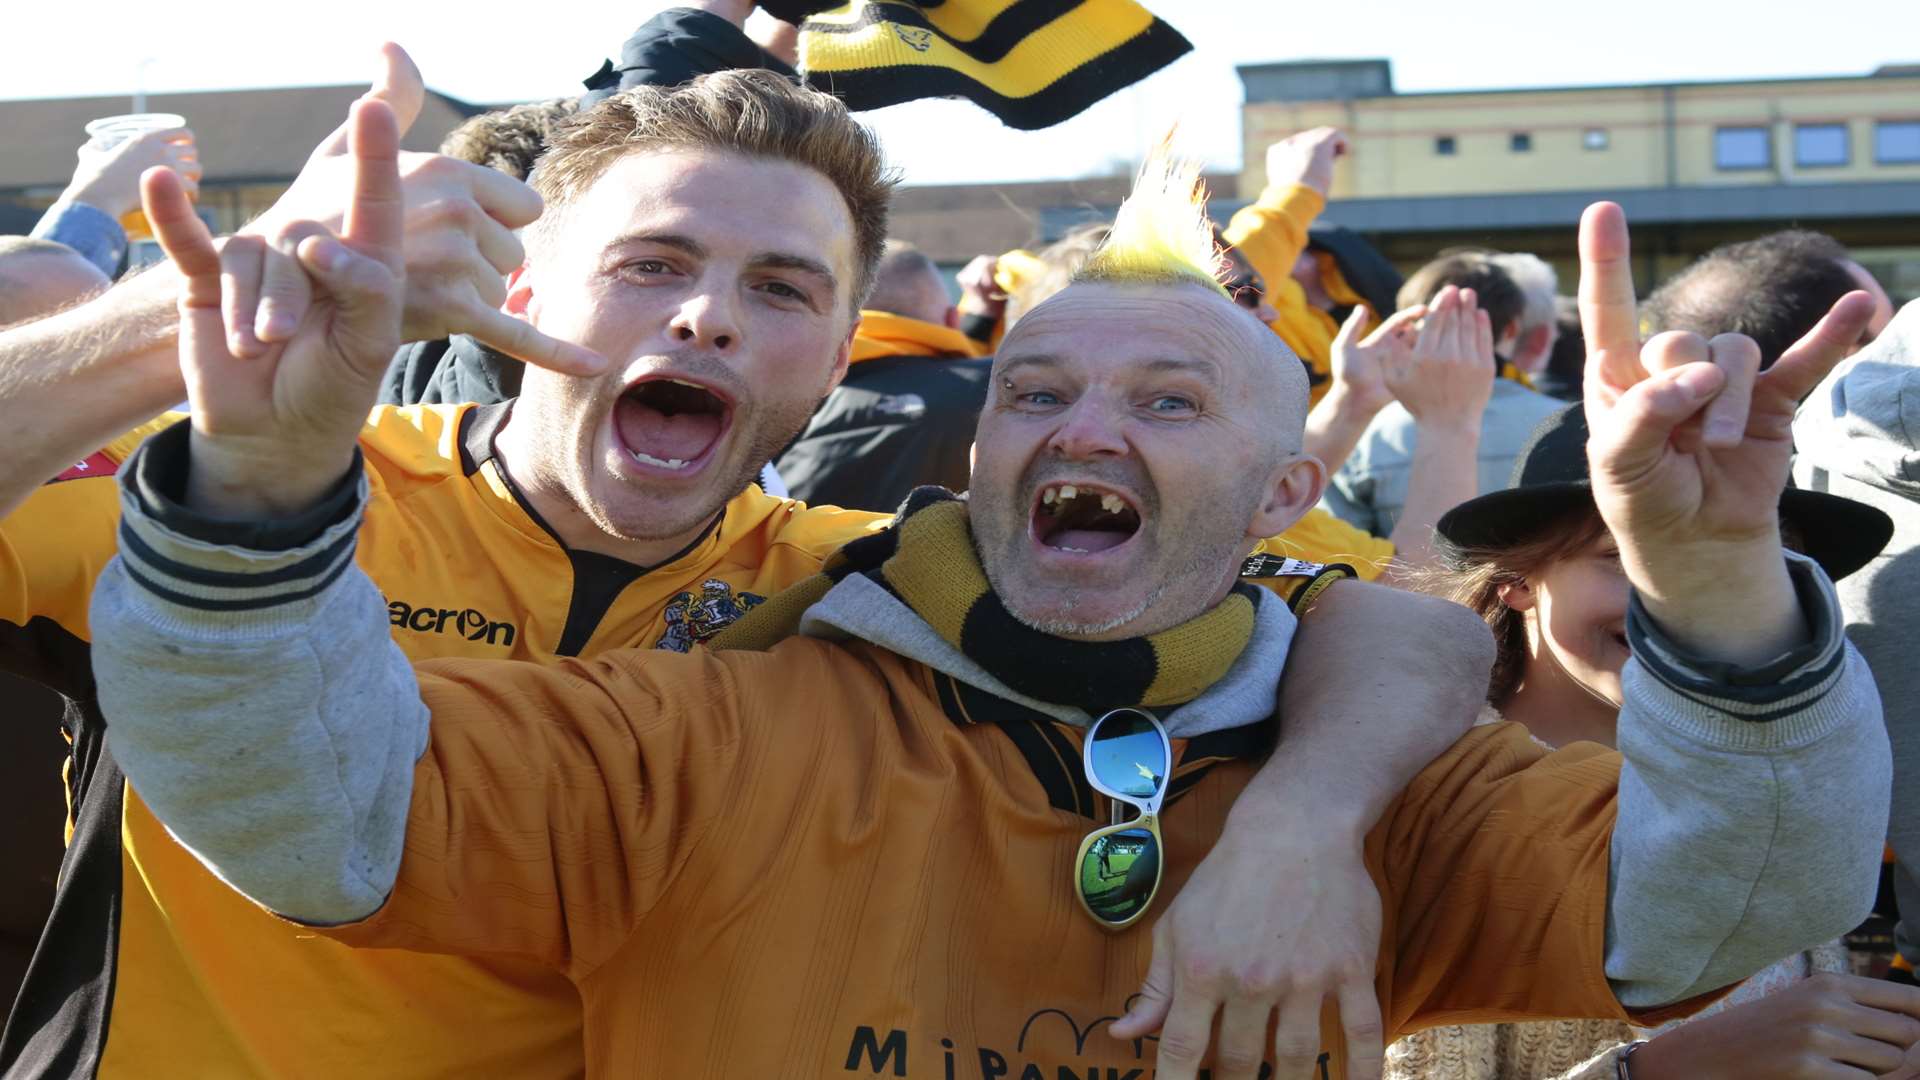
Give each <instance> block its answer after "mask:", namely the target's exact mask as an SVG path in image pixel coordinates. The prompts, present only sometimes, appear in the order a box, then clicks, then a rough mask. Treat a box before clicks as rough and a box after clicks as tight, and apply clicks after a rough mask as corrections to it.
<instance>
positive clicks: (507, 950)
mask: <svg viewBox="0 0 1920 1080" xmlns="http://www.w3.org/2000/svg"><path fill="white" fill-rule="evenodd" d="M800 644H801V645H802V646H803V647H811V648H814V649H818V648H820V646H819V644H818V643H817V642H802V643H800ZM744 655H747V654H732V653H729V654H711V653H707V652H705V651H696V652H694V653H691V654H679V653H673V652H666V651H658V650H638V649H634V650H620V651H618V652H613V653H608V654H606V655H604V656H602V657H599V658H596V659H594V660H592V661H565V662H561V663H559V664H555V665H545V664H531V663H520V662H512V661H487V662H476V661H470V660H469V661H455V662H436V663H428V664H423V665H420V667H419V668H418V672H419V677H420V688H421V694H422V697H423V700H425V702H426V703H427V705H428V708H429V709H430V711H431V713H432V716H433V720H432V727H431V730H430V734H429V742H428V745H427V750H426V753H425V754H424V755H423V756H422V757H421V759H420V761H419V763H418V764H417V765H416V766H415V769H414V787H413V797H412V805H411V810H410V814H409V817H408V821H407V836H406V848H405V853H404V855H403V856H402V860H401V866H400V875H399V880H398V881H397V882H396V884H395V886H394V889H393V891H392V892H391V893H390V894H389V896H388V899H387V902H386V904H385V905H384V906H383V907H381V909H380V910H379V911H377V912H375V913H374V914H373V915H371V916H369V917H368V918H367V919H365V920H362V921H360V922H358V923H354V924H350V925H347V926H343V927H333V928H327V929H325V930H324V932H325V933H327V934H329V935H331V936H334V937H337V938H339V939H341V940H343V941H346V942H348V943H349V944H354V945H371V946H378V947H397V948H408V949H415V950H420V951H427V952H453V953H466V954H488V953H492V954H507V955H514V956H521V957H526V958H530V959H533V960H534V961H536V962H539V963H544V964H548V965H550V966H553V967H556V968H560V969H563V970H566V971H567V972H568V973H569V974H571V975H575V976H578V975H581V974H584V973H585V972H588V971H591V970H592V969H593V968H594V967H595V966H597V965H598V964H599V963H600V962H602V961H604V960H605V959H606V958H607V957H608V956H609V955H611V954H612V953H613V952H614V951H615V950H616V949H617V948H619V946H620V945H621V944H622V943H623V942H624V941H625V940H626V938H627V937H628V935H629V933H630V932H631V928H632V927H633V926H634V925H635V924H636V923H637V922H638V920H639V919H640V918H641V917H642V916H643V915H644V914H645V913H646V912H647V910H648V909H649V908H650V906H651V905H652V904H653V903H654V902H655V900H657V898H658V897H659V896H660V895H661V893H662V892H664V891H665V890H666V889H667V888H668V887H669V886H670V885H671V883H672V881H673V879H674V875H675V874H676V873H677V872H678V871H679V870H680V868H681V867H682V866H683V865H684V864H685V863H686V861H687V859H688V858H689V856H690V855H691V854H692V852H693V851H694V850H695V848H696V847H697V846H698V845H699V843H700V841H701V838H702V837H703V835H704V834H705V832H706V830H707V829H708V828H709V826H710V825H711V824H712V823H713V821H714V820H715V818H716V817H717V815H718V814H719V813H720V812H721V810H722V808H723V807H725V806H726V805H728V803H729V802H730V801H733V800H734V799H735V798H737V793H736V792H735V790H734V789H735V788H736V786H737V784H738V781H739V778H738V777H737V776H736V772H737V771H738V770H737V768H736V766H737V765H738V762H739V757H740V745H741V739H742V734H741V732H742V712H743V710H744V709H745V708H750V707H752V706H750V705H743V704H742V702H743V695H742V694H741V693H739V692H737V690H736V686H735V682H736V668H737V667H738V666H739V665H738V664H735V663H732V662H730V661H731V660H732V659H733V658H734V657H736V656H744ZM754 655H757V656H758V657H759V659H760V661H761V662H762V663H763V666H764V662H765V661H766V659H767V658H768V657H771V656H773V655H774V654H754ZM723 657H724V658H723ZM796 726H797V727H801V728H806V727H818V726H823V725H811V724H806V725H796Z"/></svg>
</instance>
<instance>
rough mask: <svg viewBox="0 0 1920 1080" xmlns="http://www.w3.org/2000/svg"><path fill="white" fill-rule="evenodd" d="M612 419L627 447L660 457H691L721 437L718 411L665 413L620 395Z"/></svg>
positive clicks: (685, 459)
mask: <svg viewBox="0 0 1920 1080" xmlns="http://www.w3.org/2000/svg"><path fill="white" fill-rule="evenodd" d="M614 423H616V424H618V425H619V428H620V439H621V441H622V442H625V443H626V444H627V449H629V450H633V451H636V452H638V453H642V454H645V455H647V456H648V457H651V458H655V459H658V460H660V461H672V460H673V459H675V458H678V459H680V460H681V461H692V460H693V459H694V458H697V457H699V456H700V455H701V454H704V453H706V452H707V448H708V447H709V446H712V445H713V443H714V440H715V439H718V438H719V437H720V415H719V414H718V413H678V414H675V415H673V416H668V415H666V414H665V413H662V412H660V411H659V410H657V409H654V408H651V407H649V406H647V405H645V404H642V403H641V402H640V401H638V400H636V399H634V398H631V397H624V398H621V399H620V403H619V404H618V405H616V406H615V407H614Z"/></svg>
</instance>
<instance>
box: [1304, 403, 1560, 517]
mask: <svg viewBox="0 0 1920 1080" xmlns="http://www.w3.org/2000/svg"><path fill="white" fill-rule="evenodd" d="M1565 406H1566V402H1564V401H1556V400H1555V399H1553V398H1550V397H1548V396H1546V395H1545V394H1540V393H1535V392H1534V391H1532V390H1529V389H1527V388H1526V387H1524V386H1521V385H1520V384H1519V383H1517V382H1514V381H1513V380H1512V379H1495V380H1493V395H1492V396H1491V397H1489V398H1488V399H1487V411H1486V413H1485V414H1484V415H1483V416H1482V417H1481V419H1480V452H1479V465H1480V484H1479V489H1478V492H1477V494H1481V495H1484V494H1486V493H1487V492H1489V491H1499V490H1501V489H1502V488H1505V487H1507V486H1508V485H1509V484H1510V483H1511V482H1512V477H1513V463H1514V462H1515V461H1518V460H1519V458H1520V450H1521V449H1522V448H1523V447H1525V446H1526V445H1527V440H1528V438H1530V437H1531V436H1532V435H1533V429H1534V428H1536V427H1539V426H1540V421H1542V420H1545V419H1546V418H1547V417H1548V416H1550V415H1551V414H1553V413H1554V412H1557V411H1558V410H1560V409H1562V408H1564V407H1565ZM1416 427H1417V425H1416V423H1415V421H1414V419H1413V414H1412V413H1410V412H1408V411H1407V407H1406V406H1405V405H1402V404H1400V403H1399V402H1397V401H1396V402H1394V403H1392V404H1391V405H1388V406H1387V407H1386V408H1384V409H1381V410H1380V414H1379V415H1378V416H1375V417H1374V418H1373V422H1372V423H1370V424H1368V425H1367V430H1366V432H1365V433H1363V434H1362V435H1361V436H1360V442H1359V443H1358V444H1357V445H1356V446H1355V447H1354V448H1353V454H1352V455H1351V456H1349V457H1348V458H1347V460H1346V461H1345V462H1344V463H1342V462H1333V461H1329V462H1327V466H1328V467H1329V468H1332V467H1333V466H1335V465H1338V466H1339V468H1338V469H1336V470H1335V471H1334V474H1333V476H1332V478H1331V479H1329V480H1328V482H1327V493H1326V495H1324V496H1323V497H1322V498H1321V500H1320V505H1321V506H1324V507H1326V509H1327V510H1328V511H1329V512H1331V513H1333V514H1335V515H1337V516H1338V517H1340V518H1341V519H1342V520H1344V521H1346V522H1347V523H1348V524H1350V525H1353V526H1355V527H1357V528H1361V529H1365V530H1366V531H1368V532H1370V533H1372V534H1373V535H1375V536H1391V535H1393V530H1394V527H1395V526H1396V525H1398V524H1399V523H1400V512H1401V511H1402V510H1405V509H1406V507H1407V487H1408V485H1409V484H1410V483H1411V481H1412V479H1413V450H1414V447H1415V446H1417V445H1418V444H1419V441H1420V440H1419V432H1418V431H1416V430H1415V428H1416Z"/></svg>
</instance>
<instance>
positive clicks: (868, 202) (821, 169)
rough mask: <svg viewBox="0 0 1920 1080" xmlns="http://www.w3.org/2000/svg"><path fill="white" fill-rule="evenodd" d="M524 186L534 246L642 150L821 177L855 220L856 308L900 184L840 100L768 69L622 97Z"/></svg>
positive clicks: (554, 146) (557, 131)
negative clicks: (538, 205)
mask: <svg viewBox="0 0 1920 1080" xmlns="http://www.w3.org/2000/svg"><path fill="white" fill-rule="evenodd" d="M550 143H551V145H550V146H549V148H548V150H547V152H546V153H545V154H544V155H543V156H542V157H541V158H540V162H539V164H538V165H536V166H535V167H534V170H533V175H532V176H531V177H529V178H528V181H527V182H528V183H529V184H530V185H532V187H533V189H534V190H535V191H537V192H539V193H540V197H541V198H542V199H545V200H546V203H547V212H546V213H545V214H544V215H542V216H541V217H540V219H539V220H538V221H536V222H534V224H533V225H532V226H529V228H528V237H529V239H531V240H534V241H536V242H537V241H539V240H542V239H544V238H546V236H547V235H548V234H549V233H551V232H552V230H553V229H554V228H555V225H554V222H556V221H558V220H560V219H561V218H563V217H564V210H565V208H566V206H567V205H568V204H569V203H572V202H574V201H575V200H577V199H579V198H580V197H581V196H582V195H584V194H585V193H586V191H587V189H589V188H591V187H592V186H593V184H594V182H595V181H597V180H599V179H600V177H601V176H602V175H604V174H605V173H606V171H607V170H608V169H609V168H611V167H612V166H613V164H614V162H616V161H618V160H620V159H621V158H624V157H626V156H627V155H628V154H631V153H635V152H638V151H647V150H673V149H701V150H724V151H728V152H731V153H735V154H740V155H742V156H745V157H750V158H765V159H767V160H770V161H785V162H789V163H791V164H794V165H799V166H801V167H802V168H807V169H812V170H813V171H815V172H817V173H819V174H821V175H822V176H824V177H826V178H827V179H828V180H829V181H831V182H832V184H833V186H834V188H835V189H836V190H838V191H839V192H840V197H841V199H842V200H843V201H844V202H845V203H846V206H847V214H848V216H849V217H850V218H852V220H853V251H854V280H853V297H852V301H853V306H854V308H856V309H857V308H858V307H859V306H860V304H861V302H862V301H864V300H865V299H866V296H867V293H868V292H869V291H870V290H871V289H872V288H873V279H874V273H875V270H876V268H877V267H878V266H879V264H880V256H881V254H882V245H884V244H885V243H886V239H887V205H888V203H889V202H890V201H891V199H892V198H893V188H894V184H895V183H896V182H897V181H896V178H895V176H894V174H893V171H892V170H890V169H888V168H887V167H886V163H885V160H884V157H883V156H882V154H881V150H880V141H879V140H878V139H876V138H875V137H874V135H873V133H872V132H870V131H868V130H867V129H866V128H864V127H862V126H861V125H860V124H859V123H858V122H856V121H855V120H854V119H853V117H852V116H851V115H849V114H848V112H847V107H846V106H845V105H844V104H842V103H841V101H840V99H839V98H836V97H834V96H832V95H830V94H823V93H821V92H819V91H817V90H809V89H807V88H805V87H802V86H798V85H796V84H795V83H793V82H792V81H791V80H789V79H786V78H784V77H782V76H780V75H777V74H775V73H774V72H771V71H761V70H738V71H720V72H715V73H713V74H710V75H702V76H700V77H699V78H697V79H694V80H693V81H692V82H689V83H686V84H684V85H682V86H677V87H671V88H669V87H660V86H639V87H635V88H633V89H631V90H623V91H621V92H620V93H618V94H615V95H613V96H612V97H610V98H608V99H606V100H605V101H602V102H600V103H599V104H598V105H595V106H594V107H592V108H590V109H587V110H584V111H582V112H579V113H576V114H574V115H573V116H571V117H568V118H567V119H565V120H562V121H561V122H560V123H559V124H557V125H556V126H555V127H554V129H553V132H552V135H551V138H550Z"/></svg>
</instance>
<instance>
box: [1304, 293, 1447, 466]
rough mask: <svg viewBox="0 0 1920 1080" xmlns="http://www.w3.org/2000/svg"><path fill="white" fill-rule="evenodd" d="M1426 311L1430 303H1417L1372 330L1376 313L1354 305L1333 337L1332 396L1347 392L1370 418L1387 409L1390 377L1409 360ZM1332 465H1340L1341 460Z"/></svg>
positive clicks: (1358, 410)
mask: <svg viewBox="0 0 1920 1080" xmlns="http://www.w3.org/2000/svg"><path fill="white" fill-rule="evenodd" d="M1426 314H1427V307H1426V305H1425V304H1416V305H1414V306H1413V307H1410V308H1406V309H1404V310H1401V311H1396V312H1394V313H1393V314H1392V315H1389V316H1387V318H1386V321H1384V322H1382V323H1381V324H1380V325H1379V326H1377V327H1374V328H1373V330H1372V332H1371V333H1369V332H1368V326H1369V325H1371V323H1372V322H1373V314H1372V312H1370V311H1368V310H1367V307H1366V305H1365V304H1356V305H1354V308H1353V312H1352V313H1351V314H1349V315H1348V316H1347V321H1346V322H1345V323H1343V324H1341V326H1340V332H1339V333H1338V334H1336V335H1335V336H1334V339H1333V357H1332V363H1333V388H1332V389H1331V390H1329V391H1328V393H1329V395H1331V394H1334V393H1340V394H1344V395H1347V396H1348V397H1349V398H1350V399H1351V402H1352V404H1351V408H1353V409H1354V410H1355V411H1356V412H1360V413H1364V414H1365V415H1366V416H1368V417H1371V416H1372V415H1373V414H1374V413H1377V412H1379V411H1380V410H1381V409H1383V408H1385V407H1386V404H1387V402H1389V401H1392V400H1393V390H1392V389H1391V388H1389V387H1388V386H1387V376H1388V374H1389V373H1390V372H1392V371H1395V370H1397V369H1399V368H1402V367H1404V366H1405V364H1406V363H1407V360H1408V358H1409V357H1410V356H1411V354H1412V352H1413V343H1414V341H1415V339H1416V338H1417V337H1418V336H1419V321H1420V320H1421V319H1422V318H1424V317H1425V316H1426ZM1362 335H1365V336H1364V337H1363V336H1362ZM1330 464H1331V465H1333V466H1334V467H1338V465H1339V462H1338V461H1335V462H1331V463H1330Z"/></svg>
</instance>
